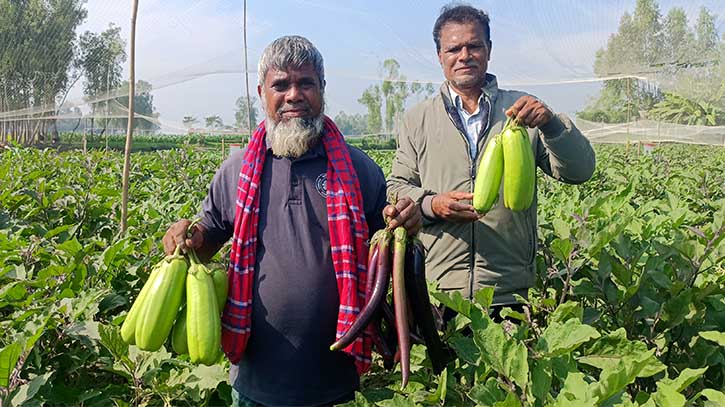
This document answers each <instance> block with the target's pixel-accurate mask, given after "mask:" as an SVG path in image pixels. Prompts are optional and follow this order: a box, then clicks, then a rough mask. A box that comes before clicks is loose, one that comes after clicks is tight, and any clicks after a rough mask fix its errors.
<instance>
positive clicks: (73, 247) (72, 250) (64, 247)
mask: <svg viewBox="0 0 725 407" xmlns="http://www.w3.org/2000/svg"><path fill="white" fill-rule="evenodd" d="M56 247H57V248H58V250H60V251H62V252H64V253H66V254H67V255H68V257H75V255H76V254H78V253H79V252H80V251H81V250H83V246H82V245H81V244H80V243H79V242H78V239H76V238H73V239H70V240H66V241H65V242H63V243H61V244H59V245H58V246H56Z"/></svg>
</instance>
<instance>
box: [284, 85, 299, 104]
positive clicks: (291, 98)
mask: <svg viewBox="0 0 725 407" xmlns="http://www.w3.org/2000/svg"><path fill="white" fill-rule="evenodd" d="M302 100H303V97H302V90H301V89H300V87H299V86H297V85H292V86H290V87H289V89H287V93H286V94H285V101H286V102H287V103H296V102H300V101H302Z"/></svg>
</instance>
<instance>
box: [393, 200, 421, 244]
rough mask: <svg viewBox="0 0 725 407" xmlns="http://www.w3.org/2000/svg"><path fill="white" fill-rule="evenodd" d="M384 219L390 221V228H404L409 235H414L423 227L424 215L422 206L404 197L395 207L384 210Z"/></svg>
mask: <svg viewBox="0 0 725 407" xmlns="http://www.w3.org/2000/svg"><path fill="white" fill-rule="evenodd" d="M383 217H384V218H386V219H390V221H389V222H388V228H389V229H394V228H396V227H398V226H403V227H404V228H405V229H406V230H407V231H408V234H410V235H414V234H416V233H418V231H420V229H421V228H422V227H423V213H422V212H421V210H420V206H419V205H418V204H416V203H415V202H413V200H412V199H410V198H409V197H407V196H406V197H403V198H401V199H399V200H398V202H396V203H395V205H387V206H386V207H385V208H383Z"/></svg>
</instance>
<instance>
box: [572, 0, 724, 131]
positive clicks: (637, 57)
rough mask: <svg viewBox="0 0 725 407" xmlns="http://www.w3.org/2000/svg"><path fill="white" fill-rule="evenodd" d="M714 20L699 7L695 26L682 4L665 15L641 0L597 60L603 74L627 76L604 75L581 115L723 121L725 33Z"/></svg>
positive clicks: (652, 2) (609, 118)
mask: <svg viewBox="0 0 725 407" xmlns="http://www.w3.org/2000/svg"><path fill="white" fill-rule="evenodd" d="M716 21H717V19H716V16H715V15H714V14H713V13H712V12H711V11H710V10H708V9H707V8H706V7H701V8H700V10H699V14H698V17H697V20H696V21H695V22H694V25H692V26H691V25H690V22H689V21H688V19H687V14H686V13H685V10H684V9H682V8H681V7H673V8H671V9H670V10H669V11H668V12H667V15H664V16H663V15H662V13H661V11H660V8H659V5H658V4H657V2H656V1H655V0H638V1H637V3H636V6H635V10H634V12H633V13H632V14H630V13H625V14H624V15H623V16H622V18H621V19H620V23H619V29H618V31H617V32H616V33H614V34H612V35H611V36H610V37H609V40H608V41H607V45H606V47H605V48H603V49H600V50H598V51H597V54H596V58H595V63H594V72H595V73H596V75H597V76H599V77H603V78H606V77H612V76H629V77H628V78H625V79H613V80H606V81H605V82H604V85H603V88H602V91H601V94H600V96H599V97H598V98H597V99H596V100H595V101H594V102H593V103H591V104H590V105H589V106H587V107H586V108H585V109H584V110H583V111H581V112H579V113H578V117H580V118H582V119H585V120H591V121H598V122H607V123H623V122H628V121H632V120H636V119H638V118H649V119H654V120H661V121H665V122H672V123H681V124H698V125H709V126H715V125H725V36H723V37H722V38H720V37H719V36H718V32H717V28H716ZM636 77H639V78H642V77H646V78H648V80H647V81H645V80H641V79H636Z"/></svg>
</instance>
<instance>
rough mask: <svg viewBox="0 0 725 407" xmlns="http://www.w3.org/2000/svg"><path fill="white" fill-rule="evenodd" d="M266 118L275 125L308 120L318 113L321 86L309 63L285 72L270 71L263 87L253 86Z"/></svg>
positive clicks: (273, 69) (278, 70)
mask: <svg viewBox="0 0 725 407" xmlns="http://www.w3.org/2000/svg"><path fill="white" fill-rule="evenodd" d="M257 92H258V93H259V96H260V97H261V98H262V102H263V103H264V105H265V106H264V110H265V112H266V113H267V118H268V119H271V120H272V121H274V122H276V123H279V122H283V121H287V120H289V119H293V118H301V119H311V118H315V117H317V116H319V115H320V112H321V111H322V87H321V86H320V79H319V78H318V76H317V73H316V72H315V68H314V67H313V66H312V65H311V64H305V65H303V66H302V67H301V68H299V69H296V68H289V69H287V70H286V71H283V70H281V69H277V68H274V67H272V68H270V69H269V70H268V71H267V74H266V76H265V78H264V85H263V86H258V87H257Z"/></svg>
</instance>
